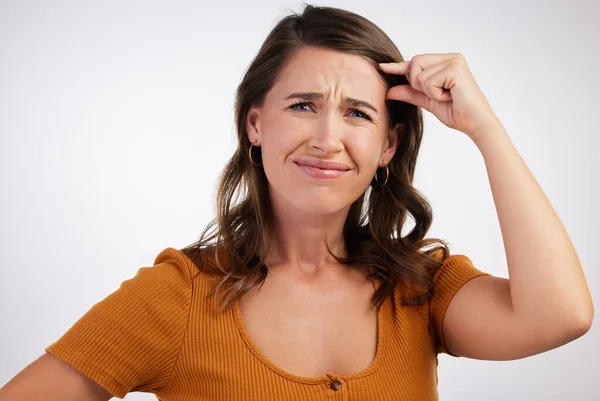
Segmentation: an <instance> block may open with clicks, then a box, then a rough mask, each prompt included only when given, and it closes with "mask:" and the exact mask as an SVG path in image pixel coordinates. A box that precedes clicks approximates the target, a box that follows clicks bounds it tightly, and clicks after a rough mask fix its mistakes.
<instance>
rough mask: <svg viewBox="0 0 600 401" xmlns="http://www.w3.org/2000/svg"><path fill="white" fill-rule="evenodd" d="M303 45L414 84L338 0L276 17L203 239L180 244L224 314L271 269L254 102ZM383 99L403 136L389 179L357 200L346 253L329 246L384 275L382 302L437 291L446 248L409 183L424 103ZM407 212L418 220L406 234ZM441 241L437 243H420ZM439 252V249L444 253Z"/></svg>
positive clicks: (249, 83) (242, 100)
mask: <svg viewBox="0 0 600 401" xmlns="http://www.w3.org/2000/svg"><path fill="white" fill-rule="evenodd" d="M306 47H312V48H319V49H328V50H334V51H339V52H343V53H348V54H354V55H358V56H361V57H363V58H364V59H366V60H367V61H369V62H370V63H371V64H372V65H373V67H374V68H375V69H376V70H377V71H379V73H380V75H381V78H382V80H383V82H385V84H386V87H387V88H390V87H391V86H394V85H399V84H408V81H407V79H406V77H405V76H403V75H388V74H385V73H383V72H382V71H381V70H380V69H379V68H378V65H377V63H381V62H401V61H404V58H403V57H402V55H401V54H400V51H399V50H398V49H397V48H396V46H395V45H394V43H393V42H392V41H391V40H390V38H389V37H388V36H387V35H386V34H385V33H384V32H383V31H382V30H381V29H380V28H378V27H377V26H376V25H374V24H373V23H372V22H370V21H369V20H367V19H366V18H364V17H361V16H359V15H357V14H354V13H351V12H349V11H345V10H341V9H337V8H331V7H315V6H311V5H305V8H304V10H303V11H302V13H300V14H296V13H294V14H291V15H288V16H286V17H284V18H283V19H282V20H280V21H279V22H278V23H277V25H276V26H275V27H274V28H273V30H272V31H271V32H270V34H269V35H268V37H267V38H266V40H265V42H264V43H263V45H262V47H261V48H260V50H259V51H258V54H257V55H256V57H255V58H254V59H253V60H252V62H251V64H250V66H249V67H248V69H247V71H246V73H245V75H244V77H243V79H242V81H241V83H240V84H239V86H238V88H237V93H236V102H235V121H236V126H237V134H238V146H237V149H236V151H235V153H234V154H233V156H232V158H231V159H230V160H229V162H228V163H227V165H226V166H225V168H224V170H223V171H222V173H221V175H220V177H219V183H218V190H217V194H216V197H217V205H216V209H217V210H216V218H215V219H213V220H212V221H211V222H210V223H209V224H208V226H207V227H206V228H205V229H204V231H203V232H202V234H201V236H200V239H199V240H198V241H197V242H195V243H193V244H191V245H189V246H187V247H186V248H183V249H182V250H181V251H182V252H184V253H185V254H186V255H187V256H188V257H190V259H192V260H193V261H194V263H195V264H196V265H197V266H198V267H199V268H200V269H201V270H202V271H205V272H209V273H215V274H216V277H214V278H216V279H217V283H216V285H215V286H214V287H213V288H212V290H211V292H210V296H214V295H215V294H216V293H217V292H218V291H219V289H221V290H222V291H221V293H220V296H219V297H218V312H222V311H223V310H225V309H226V308H227V307H229V306H231V305H232V304H233V303H234V302H235V301H237V300H238V299H239V298H241V297H242V296H243V295H244V294H245V293H246V292H248V291H249V290H250V289H252V288H253V287H254V286H255V285H258V284H260V283H262V282H264V280H265V278H266V277H267V272H268V270H267V267H266V266H265V264H264V263H263V262H264V257H265V255H267V252H268V250H269V246H270V241H271V233H272V227H273V216H272V210H271V205H270V201H269V196H268V185H267V177H266V175H265V172H264V170H263V167H262V166H256V165H254V164H253V163H252V162H251V161H250V158H249V152H250V142H249V140H248V135H247V132H246V118H247V114H248V110H249V108H250V106H251V105H256V106H259V107H260V105H261V104H262V103H263V102H264V100H265V97H266V94H267V93H268V92H269V90H270V89H271V88H272V87H273V84H274V83H275V81H276V80H277V77H278V74H279V73H280V71H281V70H282V69H283V68H284V67H285V65H286V63H287V62H288V61H289V60H290V58H291V56H292V55H294V53H295V52H297V51H298V50H300V49H302V48H306ZM386 106H387V109H388V113H389V116H390V119H389V123H390V124H391V125H390V126H394V125H396V124H397V123H400V125H399V126H398V139H399V144H398V148H397V150H396V153H395V155H394V157H393V158H392V160H391V161H390V163H389V165H388V168H389V178H388V181H387V184H386V185H385V186H383V187H379V186H378V184H376V182H375V180H374V179H373V180H372V181H371V184H370V185H369V187H368V188H367V190H365V192H364V193H363V194H362V195H361V196H360V197H359V198H358V199H357V200H356V201H354V203H353V204H352V205H351V207H350V210H349V213H348V217H347V219H346V222H345V224H344V228H343V238H344V241H345V245H346V257H345V258H342V257H338V256H336V255H334V254H333V253H332V251H331V249H330V248H329V246H328V245H327V244H326V246H327V250H328V251H329V253H330V254H331V255H332V256H333V257H334V258H335V259H336V260H337V261H338V262H339V263H342V264H345V265H348V266H349V267H351V268H356V269H359V270H360V271H362V272H364V273H365V275H366V276H367V277H368V278H369V279H371V278H373V277H375V276H377V277H379V278H380V279H381V280H382V282H381V285H380V286H379V288H378V289H377V291H376V292H375V294H374V295H373V297H372V300H371V302H372V306H375V307H377V308H379V307H380V306H381V304H382V303H383V302H384V300H385V299H386V298H387V297H388V296H392V294H393V292H394V288H395V287H396V285H399V286H400V288H401V289H402V291H403V292H402V294H403V295H402V303H403V304H405V305H418V304H423V303H426V302H427V301H428V300H429V299H430V298H431V296H432V294H433V274H434V273H435V271H436V270H437V269H438V268H439V267H440V266H441V265H442V262H443V260H445V259H446V258H447V257H448V256H449V249H448V245H447V243H446V242H445V241H443V240H439V239H424V238H423V237H424V236H425V234H426V233H427V231H428V230H429V227H430V226H431V223H432V220H433V212H432V209H431V207H430V205H429V203H428V202H427V200H426V198H425V197H424V196H423V195H421V194H420V193H419V191H418V190H417V189H415V188H414V187H413V185H412V182H413V176H414V172H415V166H416V162H417V155H418V153H419V148H420V144H421V139H422V136H423V116H422V112H421V109H420V108H418V107H417V106H414V105H411V104H409V103H406V102H400V101H394V100H386ZM259 149H260V148H254V151H255V152H253V154H252V157H253V159H254V160H255V161H257V160H260V151H259ZM258 163H260V161H259V162H258ZM380 181H381V180H380ZM408 215H410V216H412V219H413V220H414V222H415V226H414V228H413V229H412V230H411V231H410V232H409V233H407V234H406V235H405V236H404V237H402V236H401V232H402V228H403V227H404V225H405V224H406V221H407V217H408ZM211 229H212V233H211V234H210V235H208V232H209V231H210V230H211ZM211 241H212V242H211ZM435 244H438V246H436V247H433V248H430V249H428V250H426V251H422V248H424V247H428V246H430V245H435ZM436 251H441V252H442V253H441V256H442V258H441V260H440V258H439V256H437V255H439V253H438V252H436ZM434 252H435V254H434ZM221 287H222V288H221ZM393 305H394V306H395V303H393Z"/></svg>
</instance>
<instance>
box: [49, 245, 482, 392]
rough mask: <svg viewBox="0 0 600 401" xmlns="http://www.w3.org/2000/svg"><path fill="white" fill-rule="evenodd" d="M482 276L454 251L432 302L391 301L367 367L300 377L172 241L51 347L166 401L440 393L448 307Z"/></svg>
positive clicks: (99, 378)
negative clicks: (223, 304)
mask: <svg viewBox="0 0 600 401" xmlns="http://www.w3.org/2000/svg"><path fill="white" fill-rule="evenodd" d="M482 275H489V274H488V273H484V272H482V271H480V270H478V269H476V268H475V267H474V266H473V264H472V263H471V260H470V259H469V258H468V257H467V256H465V255H451V256H450V258H449V259H447V260H446V261H445V262H444V264H443V266H442V268H441V269H440V270H439V271H438V272H437V273H436V275H435V277H434V282H435V287H434V291H435V294H434V296H433V298H432V299H431V301H430V302H429V303H427V304H424V305H419V306H402V305H401V302H400V294H399V290H398V289H397V290H396V291H395V293H394V297H393V298H388V299H386V301H385V302H384V303H383V305H382V306H381V308H380V309H379V311H378V315H377V318H378V319H377V325H378V341H377V352H376V356H375V359H374V360H373V362H372V363H371V365H370V366H369V367H368V368H366V369H364V370H362V371H360V372H356V373H353V374H350V375H345V376H341V375H337V374H336V373H335V372H329V373H328V374H326V375H323V376H320V377H302V376H296V375H294V374H291V373H289V372H287V371H285V370H283V369H281V368H279V367H278V366H276V365H274V364H273V363H272V362H271V361H269V360H268V359H267V358H266V357H265V356H264V355H263V354H262V353H261V352H260V351H259V350H258V348H257V347H256V346H255V345H254V343H253V342H252V340H251V339H250V337H249V335H248V332H247V331H246V329H245V327H244V322H243V320H242V316H241V313H240V309H239V306H238V304H237V302H236V304H235V305H234V308H232V309H228V310H227V311H226V312H224V313H222V314H220V315H216V314H215V313H214V304H213V303H212V302H211V300H210V299H209V298H207V295H208V292H209V291H210V289H211V287H212V286H213V285H214V280H212V277H210V276H209V275H207V274H206V273H203V272H202V271H201V270H200V269H198V267H197V266H196V265H195V264H194V263H193V262H192V260H191V259H190V258H188V257H187V256H186V255H185V254H184V253H182V252H181V251H179V250H177V249H174V248H166V249H164V250H163V251H162V252H160V253H159V254H158V256H157V257H156V259H155V261H154V265H153V266H148V267H141V268H140V269H139V270H138V271H137V273H136V275H135V276H134V277H132V278H130V279H128V280H125V281H123V282H122V283H121V285H120V287H119V288H118V289H117V290H116V291H114V292H113V293H111V294H109V295H108V296H107V297H106V298H104V299H103V300H101V301H100V302H98V303H97V304H95V305H94V306H92V308H91V309H90V310H89V311H87V312H86V313H85V314H84V315H83V316H82V317H81V318H80V319H79V320H78V321H77V322H75V324H74V325H73V326H72V327H71V328H70V329H69V330H68V331H67V332H66V333H64V334H63V335H62V337H60V338H59V339H58V340H57V341H55V342H54V343H52V344H51V345H50V346H48V347H47V348H46V351H47V352H49V353H51V354H53V355H55V356H56V357H58V358H60V359H62V360H64V361H65V362H67V363H69V364H71V365H72V366H74V367H75V368H77V369H78V370H79V371H81V372H82V373H84V374H85V375H86V376H88V377H90V378H91V379H93V380H94V381H96V382H97V383H99V384H100V385H101V386H103V387H104V388H105V389H107V390H108V391H110V392H111V393H112V394H114V395H115V396H116V397H119V398H124V397H125V395H126V394H127V393H129V392H135V391H141V392H150V393H154V394H155V395H156V397H157V399H159V400H163V401H191V400H195V401H200V400H244V401H255V400H256V401H259V400H260V401H269V400H352V401H354V400H356V401H358V400H360V401H370V400H373V401H375V400H377V401H382V400H403V401H406V400H419V401H423V400H437V399H438V391H437V356H438V354H439V353H448V354H450V353H449V352H448V350H447V349H446V347H445V344H444V341H443V335H442V322H443V318H444V314H445V312H446V309H447V307H448V304H449V303H450V300H451V299H452V297H453V296H454V295H455V294H456V292H457V291H458V290H459V289H460V287H462V286H463V285H464V284H465V283H466V282H467V281H469V280H471V279H472V278H474V277H477V276H482ZM379 285H380V283H379V282H378V281H376V282H375V288H377V287H378V286H379ZM392 302H394V303H395V306H396V316H393V309H392V304H391V303H392ZM348 352H352V350H348ZM450 355H452V354H450Z"/></svg>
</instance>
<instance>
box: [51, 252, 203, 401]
mask: <svg viewBox="0 0 600 401" xmlns="http://www.w3.org/2000/svg"><path fill="white" fill-rule="evenodd" d="M194 267H195V266H194V265H193V264H192V263H191V261H190V260H189V259H186V258H185V256H184V255H183V254H182V253H181V252H179V251H177V250H175V249H173V248H166V249H165V250H163V251H162V252H161V253H159V254H158V256H157V257H156V259H155V261H154V266H151V267H141V268H140V269H138V271H137V273H136V275H135V276H134V277H132V278H130V279H128V280H125V281H124V282H122V283H121V285H120V286H119V288H118V289H117V290H116V291H114V292H113V293H111V294H109V295H108V296H107V297H106V298H104V299H103V300H101V301H100V302H98V303H96V304H95V305H93V306H92V307H91V308H90V309H89V310H88V311H87V312H86V313H85V314H84V315H83V316H82V317H80V318H79V320H78V321H77V322H75V324H74V325H73V326H72V327H71V328H70V329H69V330H68V331H67V332H66V333H64V334H63V335H62V337H60V338H59V339H58V340H57V341H55V342H54V343H52V344H51V345H50V346H48V347H47V348H46V349H45V351H46V352H48V353H50V354H53V355H54V356H56V357H58V358H59V359H62V360H63V361H65V362H67V363H69V364H70V365H72V366H73V367H75V368H76V369H78V370H79V371H81V372H82V373H83V374H85V375H86V376H88V377H89V378H91V379H92V380H94V381H96V382H97V383H98V384H100V385H101V386H102V387H104V388H105V389H106V390H107V391H109V392H110V393H112V394H113V395H115V396H117V397H119V398H124V397H125V395H126V394H127V393H129V392H134V391H142V392H155V391H157V390H159V389H161V388H163V387H164V386H166V385H167V384H168V382H169V380H170V376H171V373H172V372H173V368H174V366H175V362H176V360H177V357H178V353H179V349H180V347H181V343H182V341H183V336H184V333H185V330H186V326H187V321H188V316H189V311H190V306H191V296H192V277H193V275H194V273H195V271H194Z"/></svg>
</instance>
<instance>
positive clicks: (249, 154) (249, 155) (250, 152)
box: [248, 144, 262, 166]
mask: <svg viewBox="0 0 600 401" xmlns="http://www.w3.org/2000/svg"><path fill="white" fill-rule="evenodd" d="M252 146H254V145H253V144H250V149H248V157H249V158H250V162H251V163H252V164H254V165H255V166H260V165H262V162H260V163H259V164H256V163H254V160H253V159H252Z"/></svg>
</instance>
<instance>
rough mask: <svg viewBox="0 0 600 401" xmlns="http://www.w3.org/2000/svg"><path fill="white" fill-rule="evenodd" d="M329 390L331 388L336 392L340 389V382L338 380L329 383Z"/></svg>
mask: <svg viewBox="0 0 600 401" xmlns="http://www.w3.org/2000/svg"><path fill="white" fill-rule="evenodd" d="M329 388H331V389H332V390H333V391H338V390H339V389H341V388H342V382H341V381H339V380H334V381H333V382H331V386H329Z"/></svg>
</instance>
